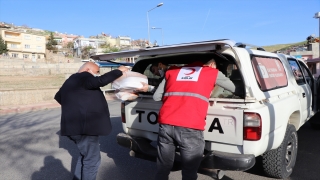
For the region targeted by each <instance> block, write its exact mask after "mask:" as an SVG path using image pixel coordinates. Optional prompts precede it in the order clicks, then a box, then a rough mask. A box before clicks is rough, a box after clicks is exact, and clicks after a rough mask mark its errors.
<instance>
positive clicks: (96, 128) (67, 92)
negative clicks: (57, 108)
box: [54, 70, 122, 136]
mask: <svg viewBox="0 0 320 180" xmlns="http://www.w3.org/2000/svg"><path fill="white" fill-rule="evenodd" d="M121 75H122V72H121V71H120V70H113V71H110V72H108V73H105V74H104V75H102V76H100V77H94V76H93V75H92V74H90V73H89V72H82V73H76V74H73V75H71V76H70V77H69V78H68V79H67V80H66V81H65V82H64V84H63V85H62V87H61V88H60V90H59V91H58V92H57V93H56V95H55V97H54V99H55V100H56V101H58V103H59V104H61V111H62V112H61V124H60V125H61V132H60V133H61V135H62V136H69V135H108V134H109V133H110V131H111V129H112V127H111V122H110V113H109V108H108V104H107V101H106V98H105V97H104V95H103V93H102V91H101V90H100V87H102V86H105V85H107V84H109V83H110V82H112V81H114V80H115V79H117V78H118V77H120V76H121Z"/></svg>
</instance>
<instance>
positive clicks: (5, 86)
mask: <svg viewBox="0 0 320 180" xmlns="http://www.w3.org/2000/svg"><path fill="white" fill-rule="evenodd" d="M64 81H65V76H64V75H50V76H49V75H48V76H0V91H1V90H2V91H3V90H23V89H46V88H59V87H61V85H62V84H63V82H64Z"/></svg>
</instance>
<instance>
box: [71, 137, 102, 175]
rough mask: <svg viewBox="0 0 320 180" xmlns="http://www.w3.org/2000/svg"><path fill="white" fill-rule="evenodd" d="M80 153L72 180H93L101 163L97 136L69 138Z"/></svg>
mask: <svg viewBox="0 0 320 180" xmlns="http://www.w3.org/2000/svg"><path fill="white" fill-rule="evenodd" d="M69 138H70V139H71V140H72V141H74V142H75V143H76V145H77V147H78V149H79V151H80V156H79V157H78V161H77V165H76V168H75V172H74V178H73V180H95V179H96V177H97V173H98V169H99V166H100V162H101V156H100V144H99V136H85V135H77V136H69Z"/></svg>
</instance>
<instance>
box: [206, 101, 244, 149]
mask: <svg viewBox="0 0 320 180" xmlns="http://www.w3.org/2000/svg"><path fill="white" fill-rule="evenodd" d="M204 138H205V140H207V141H214V142H222V143H226V144H233V145H242V143H243V109H238V108H225V107H224V106H223V105H218V106H215V105H213V106H212V105H210V106H209V108H208V114H207V117H206V126H205V130H204Z"/></svg>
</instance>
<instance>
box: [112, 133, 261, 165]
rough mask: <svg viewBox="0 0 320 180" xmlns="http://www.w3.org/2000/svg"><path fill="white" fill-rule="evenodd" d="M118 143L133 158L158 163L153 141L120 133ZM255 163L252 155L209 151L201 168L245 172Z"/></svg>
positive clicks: (177, 157)
mask: <svg viewBox="0 0 320 180" xmlns="http://www.w3.org/2000/svg"><path fill="white" fill-rule="evenodd" d="M117 142H118V144H119V145H121V146H123V147H126V148H129V149H131V150H132V151H131V152H130V155H131V156H133V157H136V158H141V159H145V160H149V161H156V157H157V149H156V148H155V147H154V146H152V145H151V144H150V142H151V141H149V140H147V139H145V138H138V137H132V136H130V135H127V134H124V133H120V134H118V135H117ZM175 157H176V161H179V154H177V156H175ZM255 162H256V161H255V156H254V155H252V154H233V153H225V152H220V151H208V152H205V155H204V157H203V160H202V163H201V167H200V168H203V169H221V170H234V171H245V170H248V169H250V168H252V167H253V166H254V164H255Z"/></svg>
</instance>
